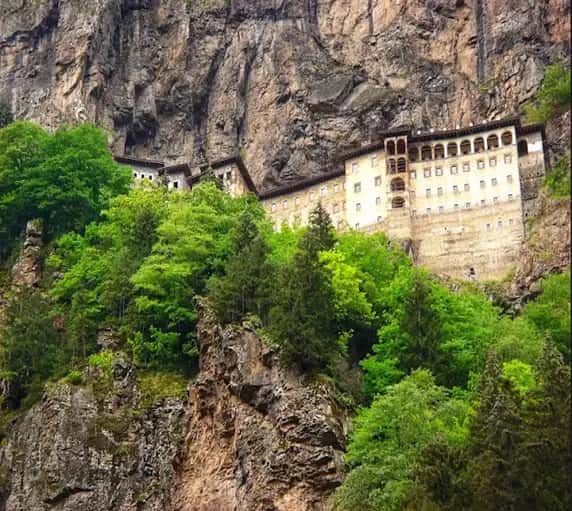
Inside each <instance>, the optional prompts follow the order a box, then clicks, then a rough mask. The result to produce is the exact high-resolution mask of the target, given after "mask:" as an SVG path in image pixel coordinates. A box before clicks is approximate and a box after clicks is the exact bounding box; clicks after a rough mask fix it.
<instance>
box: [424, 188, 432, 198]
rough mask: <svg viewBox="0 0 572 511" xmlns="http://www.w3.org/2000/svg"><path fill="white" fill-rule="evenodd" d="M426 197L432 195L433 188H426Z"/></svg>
mask: <svg viewBox="0 0 572 511" xmlns="http://www.w3.org/2000/svg"><path fill="white" fill-rule="evenodd" d="M425 197H431V188H427V189H426V190H425Z"/></svg>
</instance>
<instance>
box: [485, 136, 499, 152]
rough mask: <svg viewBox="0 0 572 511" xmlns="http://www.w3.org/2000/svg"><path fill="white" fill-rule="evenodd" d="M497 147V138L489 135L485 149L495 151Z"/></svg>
mask: <svg viewBox="0 0 572 511" xmlns="http://www.w3.org/2000/svg"><path fill="white" fill-rule="evenodd" d="M498 146H499V137H497V136H496V135H494V134H493V135H489V136H488V137H487V149H489V150H491V149H496V148H497V147H498Z"/></svg>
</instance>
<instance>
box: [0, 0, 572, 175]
mask: <svg viewBox="0 0 572 511" xmlns="http://www.w3.org/2000/svg"><path fill="white" fill-rule="evenodd" d="M569 22H570V5H569V2H568V1H567V0H548V1H526V2H523V1H522V0H509V1H507V0H430V1H426V2H419V1H418V0H399V1H395V0H367V1H366V0H342V1H340V0H208V1H207V0H205V1H195V0H161V1H151V0H91V1H89V2H85V1H80V0H16V1H15V0H0V99H3V100H7V101H8V102H9V103H10V104H11V105H12V107H13V110H14V113H15V114H16V116H17V117H18V118H25V119H32V120H36V121H39V122H41V123H42V124H43V125H45V126H47V127H52V128H54V127H56V126H58V125H60V124H61V123H64V122H65V123H75V122H80V121H83V120H90V121H94V122H96V123H98V124H100V125H102V126H104V127H106V128H107V129H108V130H109V133H110V142H111V144H112V146H113V149H114V151H115V152H117V153H129V154H133V155H137V156H142V157H152V158H161V159H165V160H167V161H170V162H174V161H181V160H189V159H190V160H194V161H202V160H204V159H205V158H206V159H216V158H220V157H223V156H226V155H228V154H230V153H235V152H237V151H238V150H240V151H241V154H242V155H243V156H244V159H245V161H246V164H247V166H248V168H249V169H250V171H251V173H252V174H253V176H254V179H255V181H256V183H257V184H258V185H263V186H272V185H273V184H275V183H276V182H284V181H290V180H294V179H298V178H299V177H300V176H307V175H311V174H316V173H319V172H323V171H326V170H328V169H329V168H330V167H331V165H333V164H334V160H335V156H336V154H337V153H339V152H341V151H343V150H346V149H348V148H349V147H350V146H351V145H352V144H356V143H359V142H361V141H363V140H364V139H367V138H368V137H369V136H370V135H371V134H372V133H373V132H375V131H377V130H380V129H384V128H387V127H393V126H396V125H399V124H413V125H415V126H418V127H420V128H423V127H427V128H428V127H434V128H440V127H452V126H454V125H456V124H461V125H467V124H468V123H469V122H475V123H476V122H479V121H483V120H490V119H493V118H495V117H497V116H506V115H509V114H512V113H515V112H517V111H518V110H519V109H520V108H521V107H522V105H523V102H525V101H526V100H527V99H528V98H529V97H530V96H531V95H532V94H533V93H534V91H535V90H536V88H537V87H538V85H539V83H540V81H541V78H542V74H543V68H544V66H545V65H546V64H547V63H549V62H551V61H554V60H557V59H559V58H560V57H561V56H563V55H569V53H570V51H569V47H570V36H569Z"/></svg>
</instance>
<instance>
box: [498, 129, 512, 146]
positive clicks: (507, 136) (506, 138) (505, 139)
mask: <svg viewBox="0 0 572 511" xmlns="http://www.w3.org/2000/svg"><path fill="white" fill-rule="evenodd" d="M501 142H502V145H511V144H512V133H511V132H510V131H505V132H504V133H503V134H502V135H501Z"/></svg>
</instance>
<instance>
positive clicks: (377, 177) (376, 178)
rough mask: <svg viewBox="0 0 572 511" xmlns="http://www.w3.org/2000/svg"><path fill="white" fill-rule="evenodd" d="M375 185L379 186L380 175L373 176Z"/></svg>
mask: <svg viewBox="0 0 572 511" xmlns="http://www.w3.org/2000/svg"><path fill="white" fill-rule="evenodd" d="M373 182H374V184H375V186H381V176H375V179H374V180H373Z"/></svg>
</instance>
